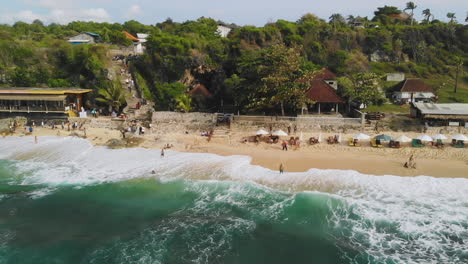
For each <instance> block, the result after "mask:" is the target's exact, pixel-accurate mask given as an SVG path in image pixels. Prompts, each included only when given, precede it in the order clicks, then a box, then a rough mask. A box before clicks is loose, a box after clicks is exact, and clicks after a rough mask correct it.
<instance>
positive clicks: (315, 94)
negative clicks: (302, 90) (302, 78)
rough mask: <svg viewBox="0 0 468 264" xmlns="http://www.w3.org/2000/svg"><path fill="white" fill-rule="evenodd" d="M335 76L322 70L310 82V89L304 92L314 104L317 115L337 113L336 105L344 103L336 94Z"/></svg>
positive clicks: (328, 71) (327, 70)
mask: <svg viewBox="0 0 468 264" xmlns="http://www.w3.org/2000/svg"><path fill="white" fill-rule="evenodd" d="M336 90H337V82H336V75H335V74H334V73H333V72H332V71H330V70H329V69H326V68H324V69H322V70H321V71H320V72H319V73H317V75H315V76H314V78H313V80H312V81H310V88H309V90H307V92H306V96H307V97H308V98H309V99H310V100H312V101H314V102H316V104H315V105H316V106H314V108H317V111H318V113H319V114H320V112H321V111H322V112H327V111H328V112H330V111H335V112H336V113H338V104H343V103H345V100H344V99H343V98H341V97H340V96H339V95H338V94H337V93H336Z"/></svg>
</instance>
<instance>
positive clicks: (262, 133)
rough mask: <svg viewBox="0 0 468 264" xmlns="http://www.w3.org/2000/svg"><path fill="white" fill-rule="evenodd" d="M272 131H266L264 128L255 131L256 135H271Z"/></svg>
mask: <svg viewBox="0 0 468 264" xmlns="http://www.w3.org/2000/svg"><path fill="white" fill-rule="evenodd" d="M269 134H270V133H268V132H266V131H265V130H263V129H260V130H258V131H257V133H255V135H269Z"/></svg>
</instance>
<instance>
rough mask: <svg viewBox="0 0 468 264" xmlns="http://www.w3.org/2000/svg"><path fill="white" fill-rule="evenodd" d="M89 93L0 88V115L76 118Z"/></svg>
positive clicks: (64, 89) (65, 90) (68, 89)
mask: <svg viewBox="0 0 468 264" xmlns="http://www.w3.org/2000/svg"><path fill="white" fill-rule="evenodd" d="M89 92H91V90H89V89H81V88H33V87H0V115H1V116H11V115H23V116H28V115H33V114H34V115H41V114H44V115H47V114H49V115H50V114H52V115H54V116H64V117H66V116H76V115H77V113H78V112H79V111H80V109H81V107H82V106H83V102H84V96H85V95H86V94H87V93H89Z"/></svg>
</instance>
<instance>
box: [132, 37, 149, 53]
mask: <svg viewBox="0 0 468 264" xmlns="http://www.w3.org/2000/svg"><path fill="white" fill-rule="evenodd" d="M148 37H149V34H143V33H137V38H138V43H136V44H135V53H136V54H143V52H144V51H145V46H144V43H146V41H148V40H147V38H148Z"/></svg>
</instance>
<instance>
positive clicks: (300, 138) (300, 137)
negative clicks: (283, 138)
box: [299, 132, 302, 141]
mask: <svg viewBox="0 0 468 264" xmlns="http://www.w3.org/2000/svg"><path fill="white" fill-rule="evenodd" d="M299 140H300V141H302V132H301V135H300V136H299Z"/></svg>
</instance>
